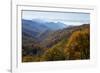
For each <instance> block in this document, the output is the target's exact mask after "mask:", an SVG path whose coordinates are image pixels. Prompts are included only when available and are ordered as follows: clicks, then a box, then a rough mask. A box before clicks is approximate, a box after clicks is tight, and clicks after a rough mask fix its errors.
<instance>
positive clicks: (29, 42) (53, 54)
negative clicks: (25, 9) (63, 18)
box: [22, 22, 90, 62]
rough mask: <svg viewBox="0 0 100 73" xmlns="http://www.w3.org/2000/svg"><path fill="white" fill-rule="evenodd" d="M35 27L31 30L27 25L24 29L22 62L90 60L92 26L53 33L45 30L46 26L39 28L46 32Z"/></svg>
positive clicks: (72, 27) (64, 29)
mask: <svg viewBox="0 0 100 73" xmlns="http://www.w3.org/2000/svg"><path fill="white" fill-rule="evenodd" d="M23 23H24V22H23ZM25 23H26V22H25ZM28 23H29V22H28ZM34 27H35V29H31V28H32V26H31V25H30V28H29V27H27V26H26V27H25V24H24V26H23V27H22V62H40V61H59V60H83V59H89V58H90V24H83V25H80V26H69V27H66V28H63V29H57V30H53V31H52V30H50V29H47V28H46V29H45V26H42V27H41V28H39V29H44V30H39V29H36V28H37V27H36V26H34ZM27 28H28V29H30V30H27ZM37 30H38V31H37Z"/></svg>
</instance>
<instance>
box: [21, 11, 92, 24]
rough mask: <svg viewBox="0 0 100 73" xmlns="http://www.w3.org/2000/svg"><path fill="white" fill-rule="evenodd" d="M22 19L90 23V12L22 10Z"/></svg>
mask: <svg viewBox="0 0 100 73" xmlns="http://www.w3.org/2000/svg"><path fill="white" fill-rule="evenodd" d="M22 19H27V20H36V19H40V20H43V21H49V22H61V23H64V24H66V25H81V24H88V23H90V14H89V13H79V12H47V11H26V10H23V11H22Z"/></svg>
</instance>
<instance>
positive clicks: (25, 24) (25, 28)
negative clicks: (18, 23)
mask: <svg viewBox="0 0 100 73" xmlns="http://www.w3.org/2000/svg"><path fill="white" fill-rule="evenodd" d="M65 27H67V25H65V24H63V23H61V22H57V23H55V22H47V21H42V20H39V19H36V20H26V19H22V34H23V36H28V37H31V38H32V37H33V38H35V39H36V38H39V36H41V35H43V34H45V33H47V32H50V31H56V30H59V29H63V28H65Z"/></svg>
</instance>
